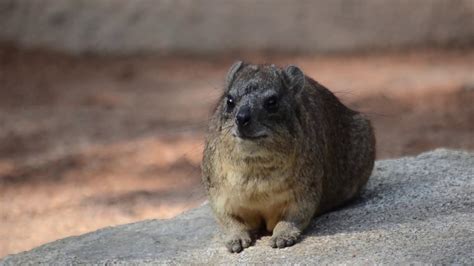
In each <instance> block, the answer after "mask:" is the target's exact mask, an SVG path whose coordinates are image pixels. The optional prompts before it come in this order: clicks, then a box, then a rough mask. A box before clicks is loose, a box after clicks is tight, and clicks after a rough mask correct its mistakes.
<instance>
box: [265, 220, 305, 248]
mask: <svg viewBox="0 0 474 266" xmlns="http://www.w3.org/2000/svg"><path fill="white" fill-rule="evenodd" d="M300 235H301V231H300V230H299V229H298V228H296V227H294V226H292V225H290V224H286V223H285V224H281V225H280V224H277V226H276V227H275V229H274V230H273V235H272V238H271V239H270V246H272V248H285V247H289V246H293V245H294V244H295V243H296V242H297V241H298V239H299V237H300Z"/></svg>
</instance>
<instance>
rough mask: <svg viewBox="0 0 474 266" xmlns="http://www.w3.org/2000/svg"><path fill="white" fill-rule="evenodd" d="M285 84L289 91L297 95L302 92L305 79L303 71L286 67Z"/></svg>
mask: <svg viewBox="0 0 474 266" xmlns="http://www.w3.org/2000/svg"><path fill="white" fill-rule="evenodd" d="M284 73H285V78H286V83H287V85H288V87H289V88H290V90H291V91H293V92H294V93H298V92H300V91H301V90H303V87H304V84H305V77H304V73H303V71H301V69H299V68H298V67H297V66H293V65H290V66H287V67H286V69H285V71H284Z"/></svg>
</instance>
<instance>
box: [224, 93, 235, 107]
mask: <svg viewBox="0 0 474 266" xmlns="http://www.w3.org/2000/svg"><path fill="white" fill-rule="evenodd" d="M226 102H227V110H228V111H231V110H232V109H234V107H235V100H234V98H233V97H232V96H230V95H228V96H227V101H226Z"/></svg>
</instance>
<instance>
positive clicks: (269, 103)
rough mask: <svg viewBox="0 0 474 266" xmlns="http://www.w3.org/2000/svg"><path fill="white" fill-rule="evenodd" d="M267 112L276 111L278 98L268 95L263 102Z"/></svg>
mask: <svg viewBox="0 0 474 266" xmlns="http://www.w3.org/2000/svg"><path fill="white" fill-rule="evenodd" d="M264 107H265V109H267V111H268V112H276V111H277V110H278V98H277V97H276V96H272V97H269V98H268V99H266V100H265V103H264Z"/></svg>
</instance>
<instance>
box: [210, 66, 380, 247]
mask: <svg viewBox="0 0 474 266" xmlns="http://www.w3.org/2000/svg"><path fill="white" fill-rule="evenodd" d="M374 157H375V137H374V133H373V130H372V127H371V125H370V121H369V120H367V119H366V118H365V117H363V116H362V115H361V114H360V113H358V112H356V111H353V110H351V109H349V108H347V107H346V106H344V105H343V104H342V103H341V102H340V101H339V100H338V99H337V98H336V96H334V94H332V93H331V92H330V91H329V90H328V89H326V88H325V87H324V86H322V85H321V84H319V83H317V82H316V81H314V80H313V79H311V78H309V77H307V76H305V74H304V73H303V72H302V71H301V70H300V69H299V68H298V67H296V66H288V67H286V68H284V69H282V68H279V67H276V66H274V65H252V64H247V63H243V62H237V63H235V64H234V65H233V66H232V67H231V68H230V70H229V72H228V74H227V79H226V85H225V89H224V93H223V95H222V97H221V98H220V100H219V102H218V104H217V106H216V108H215V112H214V114H213V116H212V118H211V120H210V125H209V132H208V137H207V140H206V147H205V151H204V158H203V163H202V169H203V183H204V185H205V187H206V190H207V193H208V196H209V202H210V205H211V207H212V210H213V212H214V213H215V216H216V217H217V220H218V222H219V224H220V225H221V226H222V228H223V230H224V233H225V245H226V247H227V248H228V249H229V251H231V252H240V251H242V250H243V249H244V248H247V247H248V246H249V245H250V244H251V243H252V240H253V235H252V234H253V232H256V231H257V230H259V229H266V230H267V231H268V232H273V233H272V237H271V241H270V245H271V246H272V247H278V248H284V247H287V246H291V245H293V244H295V243H296V241H297V240H298V238H299V236H300V234H301V232H302V231H303V230H304V229H305V228H306V227H307V226H308V224H309V222H310V221H311V218H312V217H313V216H315V215H317V214H321V213H323V212H326V211H328V210H331V209H333V208H335V207H337V206H340V205H341V204H343V203H345V202H347V201H348V200H350V199H352V198H353V197H354V196H355V195H356V194H357V193H358V192H359V191H360V190H361V188H362V187H363V186H364V185H365V184H366V183H367V180H368V178H369V176H370V174H371V172H372V168H373V165H374Z"/></svg>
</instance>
